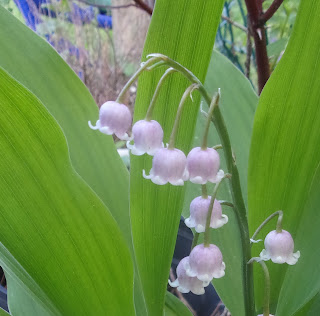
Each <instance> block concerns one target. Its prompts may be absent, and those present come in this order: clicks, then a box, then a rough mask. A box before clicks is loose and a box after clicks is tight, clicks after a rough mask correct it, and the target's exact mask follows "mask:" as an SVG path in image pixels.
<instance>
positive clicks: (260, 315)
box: [258, 314, 274, 316]
mask: <svg viewBox="0 0 320 316" xmlns="http://www.w3.org/2000/svg"><path fill="white" fill-rule="evenodd" d="M258 316H263V314H259V315H258ZM269 316H274V315H272V314H269Z"/></svg>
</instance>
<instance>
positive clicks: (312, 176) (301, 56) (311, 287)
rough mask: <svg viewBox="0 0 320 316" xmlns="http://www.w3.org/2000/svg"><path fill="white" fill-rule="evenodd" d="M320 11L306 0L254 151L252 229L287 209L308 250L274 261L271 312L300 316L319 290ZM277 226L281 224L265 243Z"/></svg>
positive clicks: (288, 222)
mask: <svg viewBox="0 0 320 316" xmlns="http://www.w3.org/2000/svg"><path fill="white" fill-rule="evenodd" d="M319 14H320V4H319V2H318V1H314V0H311V1H301V3H300V8H299V11H298V15H297V19H296V23H295V26H294V29H293V32H292V35H291V38H290V40H289V44H288V46H287V48H286V51H285V53H284V55H283V57H282V59H281V61H280V63H279V64H278V66H277V68H276V70H275V72H274V73H273V75H272V76H271V78H270V80H269V81H268V83H267V85H266V87H265V89H264V90H263V93H262V94H261V99H260V103H259V106H258V110H257V113H256V116H255V123H254V131H253V137H252V145H251V150H250V161H249V178H248V193H249V211H250V212H249V216H250V229H251V232H253V231H254V229H256V228H257V227H258V226H259V225H260V223H261V222H262V221H263V220H264V219H265V218H266V217H267V216H268V215H270V214H271V213H273V212H274V211H277V210H279V209H282V210H283V211H284V214H285V215H284V229H286V230H288V231H289V232H290V233H291V234H292V235H293V237H294V240H295V244H296V249H297V250H300V251H301V258H300V259H299V261H298V263H297V265H295V266H287V265H286V264H284V265H276V264H272V263H268V267H269V269H270V274H271V306H272V310H271V312H272V313H274V312H275V309H277V314H279V315H281V316H282V315H285V316H286V315H292V314H294V312H296V311H297V310H298V309H300V308H301V307H302V306H303V305H304V304H305V303H306V302H308V301H309V300H310V298H312V297H313V296H314V295H315V294H316V293H317V292H318V291H319V286H320V284H319V280H320V279H319V277H320V276H319V273H318V271H317V270H318V268H317V264H316V262H317V261H319V260H320V252H319V251H317V250H316V249H315V248H314V244H313V240H314V239H311V238H316V239H319V230H318V226H317V225H318V216H316V215H315V214H317V207H318V205H319V195H318V194H315V192H316V190H317V188H319V186H318V183H319V175H320V174H319V172H318V165H319V163H320V148H319V141H320V134H319V128H318V127H319V125H320V111H319V109H320V103H319V100H320V93H319V88H318V87H319V84H320V82H319V78H320V63H319V55H320V50H319V47H320V32H319V23H318V16H319ZM273 229H275V221H274V222H273V223H271V224H269V225H268V226H267V227H266V228H265V229H264V231H263V233H262V234H261V236H259V238H261V237H264V236H265V235H266V234H267V233H268V231H270V230H273ZM262 246H263V245H262V244H259V245H254V246H253V249H254V255H258V254H259V252H260V251H261V249H262ZM311 258H312V259H311ZM259 268H260V267H257V269H256V271H255V280H256V283H255V284H256V286H255V288H256V298H257V307H258V308H260V310H261V306H262V299H263V288H262V287H261V284H263V279H262V275H261V273H260V272H259V270H258V269H259ZM300 284H303V286H300ZM307 284H308V285H307ZM259 285H260V286H259ZM279 294H280V297H279V302H278V296H279ZM277 303H278V306H277V307H276V305H277Z"/></svg>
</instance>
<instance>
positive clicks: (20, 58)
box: [0, 6, 145, 315]
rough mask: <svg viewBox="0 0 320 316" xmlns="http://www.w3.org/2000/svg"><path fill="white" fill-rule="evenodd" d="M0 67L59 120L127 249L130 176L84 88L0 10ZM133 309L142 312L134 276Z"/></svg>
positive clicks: (77, 164) (43, 44) (26, 30)
mask: <svg viewBox="0 0 320 316" xmlns="http://www.w3.org/2000/svg"><path fill="white" fill-rule="evenodd" d="M0 42H1V43H2V46H1V49H0V66H2V67H3V68H4V69H6V71H7V72H9V73H10V74H11V75H12V76H13V77H14V78H15V79H16V80H18V81H19V82H21V83H22V84H23V85H24V86H25V87H27V88H28V89H29V90H31V91H32V92H33V93H34V94H35V95H36V96H37V97H38V98H39V99H40V100H41V101H42V103H43V104H44V105H45V106H46V107H47V109H48V110H49V111H50V113H51V114H52V115H53V116H54V117H55V119H56V120H57V121H58V123H59V125H60V126H61V128H62V129H63V132H64V134H65V136H66V138H67V142H68V146H69V151H70V157H71V162H72V164H73V166H74V168H75V170H76V171H77V172H78V173H79V175H80V176H81V177H82V178H83V179H84V180H85V181H86V182H87V183H88V184H89V185H90V186H91V187H92V189H93V190H94V191H95V192H96V193H97V194H98V195H99V197H100V198H101V200H102V201H103V202H104V203H105V204H106V205H107V206H108V208H109V209H110V211H111V213H112V215H113V217H114V218H115V219H116V221H117V223H118V225H119V226H120V228H121V230H122V232H123V234H124V236H125V238H126V241H127V244H128V246H129V248H130V250H131V253H132V256H133V257H134V254H133V249H132V240H131V228H130V219H129V197H128V192H129V177H128V171H127V170H126V167H125V166H124V164H123V163H122V162H121V159H120V158H119V155H118V154H117V152H116V150H115V146H114V144H113V140H112V137H111V136H106V135H103V134H101V133H99V132H97V131H92V130H90V129H89V127H88V120H92V122H95V121H96V119H97V118H98V109H97V106H96V104H95V102H94V100H93V98H92V96H91V95H90V93H89V92H88V90H87V88H86V87H85V86H84V84H83V83H82V82H81V80H80V79H79V78H78V76H76V74H75V73H74V72H73V71H72V70H71V69H70V67H69V66H68V65H67V64H66V63H65V62H64V61H63V60H62V58H61V57H60V56H59V55H58V54H57V53H56V51H55V50H54V49H53V48H52V47H51V46H50V45H49V44H48V43H46V42H45V41H44V40H43V39H41V38H40V37H38V36H37V35H36V34H35V33H34V32H32V31H31V30H30V29H29V28H27V27H26V26H24V25H23V24H22V23H20V22H19V21H17V20H16V19H15V18H14V17H13V16H11V14H10V13H8V12H7V11H6V10H4V9H3V8H2V7H1V6H0ZM134 285H135V304H136V309H137V310H138V311H139V314H140V315H142V313H144V312H143V310H144V309H145V307H144V302H143V298H142V297H141V294H140V293H141V290H140V281H139V277H138V275H137V274H136V275H135V282H134Z"/></svg>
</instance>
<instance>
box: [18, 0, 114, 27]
mask: <svg viewBox="0 0 320 316" xmlns="http://www.w3.org/2000/svg"><path fill="white" fill-rule="evenodd" d="M14 2H15V4H16V6H17V7H18V8H19V10H20V11H21V13H22V15H23V17H24V19H25V21H26V24H27V25H28V26H29V27H30V28H31V29H33V30H34V31H35V30H36V25H37V24H39V23H41V22H42V20H41V17H40V16H41V15H46V16H50V17H51V18H56V17H57V14H56V13H55V12H54V11H52V10H49V9H48V8H42V7H41V5H42V4H46V3H50V0H14ZM66 19H67V21H69V22H70V23H76V24H86V23H91V22H92V21H93V20H94V19H95V11H94V7H93V6H88V7H86V8H84V9H83V8H81V7H80V6H78V5H77V4H76V3H74V2H73V3H72V12H67V14H66ZM96 20H97V23H98V27H101V28H108V29H111V28H112V17H111V15H107V13H106V12H101V10H100V12H99V14H98V15H97V17H96Z"/></svg>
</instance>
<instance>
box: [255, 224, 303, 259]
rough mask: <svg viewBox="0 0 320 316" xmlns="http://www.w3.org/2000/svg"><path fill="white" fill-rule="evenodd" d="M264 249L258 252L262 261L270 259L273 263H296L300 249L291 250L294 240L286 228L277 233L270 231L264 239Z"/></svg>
mask: <svg viewBox="0 0 320 316" xmlns="http://www.w3.org/2000/svg"><path fill="white" fill-rule="evenodd" d="M264 246H265V249H263V250H262V251H261V253H260V258H261V259H262V260H264V261H267V260H270V259H271V260H272V262H274V263H287V264H290V265H293V264H296V263H297V261H298V259H299V258H300V251H297V252H295V253H294V252H293V250H294V242H293V239H292V236H291V234H290V233H289V232H287V231H286V230H282V231H281V232H280V233H278V232H277V231H276V230H273V231H271V232H270V233H269V234H268V235H267V236H266V238H265V240H264Z"/></svg>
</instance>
